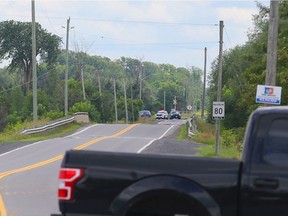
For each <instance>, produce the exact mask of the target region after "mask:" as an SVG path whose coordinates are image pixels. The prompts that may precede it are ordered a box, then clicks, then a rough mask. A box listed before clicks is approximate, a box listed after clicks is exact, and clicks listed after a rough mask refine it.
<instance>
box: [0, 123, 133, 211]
mask: <svg viewBox="0 0 288 216" xmlns="http://www.w3.org/2000/svg"><path fill="white" fill-rule="evenodd" d="M137 125H138V124H132V125H129V126H128V127H126V128H125V129H123V130H121V131H119V132H118V133H115V134H113V135H111V136H105V137H100V138H96V139H93V140H90V141H89V142H86V143H83V144H82V145H80V146H77V147H75V148H74V150H81V149H84V148H86V147H88V146H90V145H92V144H94V143H96V142H99V141H101V140H104V139H108V138H113V137H117V136H120V135H122V134H124V133H126V132H127V131H129V130H131V129H132V128H134V127H135V126H137ZM63 156H64V155H63V154H61V155H58V156H56V157H53V158H50V159H48V160H45V161H41V162H39V163H35V164H32V165H29V166H26V167H22V168H18V169H14V170H10V171H6V172H3V173H0V180H1V179H3V178H5V177H7V176H9V175H12V174H15V173H19V172H24V171H27V170H31V169H35V168H38V167H41V166H44V165H47V164H50V163H53V162H55V161H58V160H61V159H62V158H63ZM0 216H7V212H6V208H5V205H4V202H3V199H2V196H1V194H0Z"/></svg>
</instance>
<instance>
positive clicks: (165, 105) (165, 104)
mask: <svg viewBox="0 0 288 216" xmlns="http://www.w3.org/2000/svg"><path fill="white" fill-rule="evenodd" d="M163 103H164V110H166V91H165V89H164V102H163Z"/></svg>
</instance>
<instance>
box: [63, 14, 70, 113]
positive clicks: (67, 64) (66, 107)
mask: <svg viewBox="0 0 288 216" xmlns="http://www.w3.org/2000/svg"><path fill="white" fill-rule="evenodd" d="M69 25H70V17H69V19H68V20H67V29H66V71H65V93H64V94H65V103H64V104H65V116H67V115H68V70H69V62H68V49H69V28H70V27H69Z"/></svg>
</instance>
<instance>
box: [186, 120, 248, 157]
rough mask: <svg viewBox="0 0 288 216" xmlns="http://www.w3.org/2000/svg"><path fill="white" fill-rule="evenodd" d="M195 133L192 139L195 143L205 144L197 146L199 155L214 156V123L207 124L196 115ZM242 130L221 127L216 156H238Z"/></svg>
mask: <svg viewBox="0 0 288 216" xmlns="http://www.w3.org/2000/svg"><path fill="white" fill-rule="evenodd" d="M196 125H197V133H196V135H195V136H193V137H192V139H193V140H194V141H195V142H197V143H203V144H207V145H205V146H203V147H199V148H198V151H199V152H200V153H199V156H207V157H215V156H216V154H215V140H216V139H215V125H212V124H208V123H207V122H205V120H203V119H201V118H199V117H196ZM243 131H244V130H243V129H241V130H238V131H236V130H235V131H231V130H225V129H223V128H221V136H220V146H219V151H218V155H217V156H218V157H221V158H238V159H239V158H240V157H241V150H242V149H241V144H242V140H241V139H242V137H243V136H244V132H243Z"/></svg>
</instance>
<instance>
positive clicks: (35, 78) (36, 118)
mask: <svg viewBox="0 0 288 216" xmlns="http://www.w3.org/2000/svg"><path fill="white" fill-rule="evenodd" d="M32 77H33V121H34V122H35V121H37V120H38V107H37V103H38V102H37V71H36V27H35V0H32Z"/></svg>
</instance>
